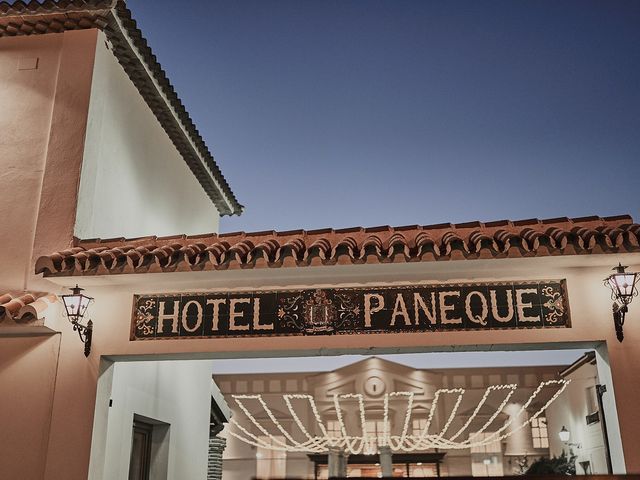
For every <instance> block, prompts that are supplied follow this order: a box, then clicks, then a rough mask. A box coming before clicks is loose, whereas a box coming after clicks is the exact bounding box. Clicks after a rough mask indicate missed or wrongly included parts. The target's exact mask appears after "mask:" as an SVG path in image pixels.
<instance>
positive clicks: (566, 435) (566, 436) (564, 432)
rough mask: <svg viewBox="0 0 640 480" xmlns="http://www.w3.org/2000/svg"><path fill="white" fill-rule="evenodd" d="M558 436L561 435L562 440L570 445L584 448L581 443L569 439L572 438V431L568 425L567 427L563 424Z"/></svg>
mask: <svg viewBox="0 0 640 480" xmlns="http://www.w3.org/2000/svg"><path fill="white" fill-rule="evenodd" d="M558 437H560V441H561V442H562V443H564V444H566V445H567V446H569V447H576V448H582V444H581V443H572V442H570V441H569V439H570V438H571V432H570V431H569V430H567V427H565V426H564V425H563V426H562V429H561V430H560V431H559V432H558Z"/></svg>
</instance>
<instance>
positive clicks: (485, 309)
mask: <svg viewBox="0 0 640 480" xmlns="http://www.w3.org/2000/svg"><path fill="white" fill-rule="evenodd" d="M473 296H476V297H478V298H479V299H480V305H481V306H482V312H481V313H480V315H474V314H473V312H472V311H471V299H472V297H473ZM464 311H465V313H466V314H467V318H468V319H469V320H471V321H472V322H473V323H477V324H479V325H483V326H484V325H486V324H487V315H489V306H488V305H487V299H486V298H485V297H484V295H483V294H482V292H478V291H476V290H473V291H471V292H469V293H468V294H467V298H466V299H465V301H464Z"/></svg>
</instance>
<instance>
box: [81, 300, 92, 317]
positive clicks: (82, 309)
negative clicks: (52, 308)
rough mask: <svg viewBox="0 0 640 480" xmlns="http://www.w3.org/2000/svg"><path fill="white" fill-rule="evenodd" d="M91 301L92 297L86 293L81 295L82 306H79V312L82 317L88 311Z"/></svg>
mask: <svg viewBox="0 0 640 480" xmlns="http://www.w3.org/2000/svg"><path fill="white" fill-rule="evenodd" d="M90 302H91V297H87V296H85V295H80V306H79V308H78V314H79V315H80V316H81V317H82V316H84V313H85V312H86V311H87V307H88V306H89V303H90Z"/></svg>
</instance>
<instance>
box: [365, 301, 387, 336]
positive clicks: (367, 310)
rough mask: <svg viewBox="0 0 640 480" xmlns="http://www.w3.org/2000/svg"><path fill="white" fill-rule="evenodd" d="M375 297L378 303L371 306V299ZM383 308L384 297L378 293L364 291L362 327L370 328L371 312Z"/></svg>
mask: <svg viewBox="0 0 640 480" xmlns="http://www.w3.org/2000/svg"><path fill="white" fill-rule="evenodd" d="M374 298H375V299H376V300H377V302H378V305H377V306H375V307H373V308H372V307H371V300H373V299H374ZM383 308H384V297H383V296H382V295H380V294H378V293H365V295H364V327H365V328H371V314H372V313H376V312H379V311H380V310H382V309H383Z"/></svg>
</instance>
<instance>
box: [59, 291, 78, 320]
mask: <svg viewBox="0 0 640 480" xmlns="http://www.w3.org/2000/svg"><path fill="white" fill-rule="evenodd" d="M80 297H81V295H63V296H62V301H63V302H64V308H65V310H66V311H67V316H69V317H72V318H74V317H77V316H78V315H79V312H80V306H81V303H80Z"/></svg>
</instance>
